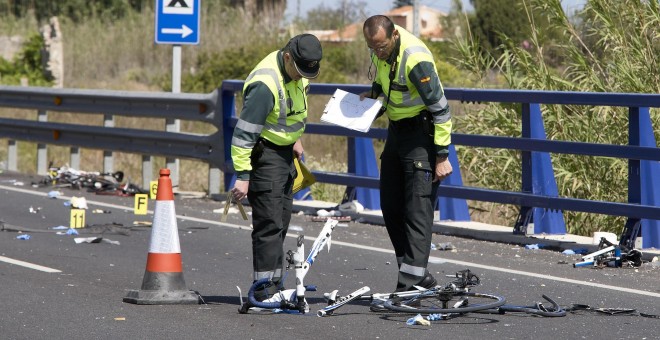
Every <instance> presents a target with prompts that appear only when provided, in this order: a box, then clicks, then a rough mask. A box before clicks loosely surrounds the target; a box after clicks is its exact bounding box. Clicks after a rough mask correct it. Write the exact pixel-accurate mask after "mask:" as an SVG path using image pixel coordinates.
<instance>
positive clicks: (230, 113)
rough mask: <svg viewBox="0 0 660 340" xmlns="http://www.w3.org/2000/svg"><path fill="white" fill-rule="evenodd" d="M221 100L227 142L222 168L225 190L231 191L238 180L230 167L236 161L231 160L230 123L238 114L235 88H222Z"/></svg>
mask: <svg viewBox="0 0 660 340" xmlns="http://www.w3.org/2000/svg"><path fill="white" fill-rule="evenodd" d="M220 95H221V96H220V100H221V102H222V138H223V141H224V144H225V150H224V152H223V154H224V155H225V156H224V157H225V161H224V164H225V167H226V169H222V170H223V171H224V173H225V191H229V189H231V188H232V187H233V186H234V181H235V180H236V175H235V174H234V173H233V172H229V171H227V170H231V169H230V167H231V166H232V164H234V162H233V161H232V160H231V137H232V134H233V131H234V127H233V126H231V124H229V121H230V118H232V117H234V116H236V94H235V93H234V91H233V90H222V91H221V92H220Z"/></svg>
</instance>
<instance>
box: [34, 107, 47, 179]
mask: <svg viewBox="0 0 660 340" xmlns="http://www.w3.org/2000/svg"><path fill="white" fill-rule="evenodd" d="M37 120H38V121H40V122H47V121H48V113H47V112H46V111H44V110H39V111H37ZM37 174H38V175H47V174H48V149H47V147H46V144H44V143H37Z"/></svg>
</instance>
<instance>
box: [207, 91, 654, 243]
mask: <svg viewBox="0 0 660 340" xmlns="http://www.w3.org/2000/svg"><path fill="white" fill-rule="evenodd" d="M242 87H243V81H240V80H226V81H224V82H223V83H222V86H221V88H220V91H221V106H222V110H223V138H224V147H225V150H224V157H225V159H224V164H225V166H224V169H223V170H224V173H225V188H227V187H231V185H232V182H233V180H234V175H233V169H232V166H231V164H232V162H231V155H230V145H231V136H232V132H233V128H234V126H235V125H236V121H237V118H236V105H235V95H236V93H237V92H240V91H241V90H242ZM336 89H342V90H344V91H347V92H352V93H361V92H364V91H367V90H368V89H369V87H368V86H366V85H347V84H312V85H311V87H310V94H325V95H331V94H333V93H334V91H335V90H336ZM445 95H446V96H447V99H448V100H457V101H462V102H500V103H519V104H521V105H522V137H520V138H517V137H500V136H485V135H466V134H460V133H454V134H452V141H453V144H455V145H464V146H471V147H488V148H503V149H513V150H520V151H521V152H522V183H521V191H520V192H514V191H501V190H491V189H485V188H476V187H466V186H463V183H462V179H461V174H460V167H459V164H458V159H457V157H456V152H455V149H454V148H453V146H452V148H451V149H450V157H449V160H450V161H451V163H452V166H453V167H454V173H453V174H452V175H451V176H450V177H449V178H447V179H446V180H444V181H443V183H442V184H441V185H440V188H439V190H438V193H439V197H438V201H437V202H438V204H437V205H438V208H439V210H440V218H441V220H455V221H466V220H469V219H470V215H469V212H468V208H467V203H466V201H465V200H466V199H470V200H477V201H486V202H495V203H502V204H514V205H517V206H519V207H520V213H519V216H518V219H517V221H516V224H515V226H514V229H513V232H514V233H518V234H527V233H531V230H529V229H531V228H529V229H528V227H529V225H530V224H531V223H533V225H534V228H533V229H534V230H533V232H534V233H547V234H564V233H566V226H565V223H564V218H563V215H562V211H563V210H571V211H582V212H589V213H597V214H606V215H614V216H625V217H627V222H626V225H625V227H624V231H623V233H622V235H621V241H620V243H621V244H624V245H626V246H628V247H635V246H639V238H640V237H641V239H642V242H641V246H642V247H644V248H649V247H656V248H658V247H660V149H658V148H657V145H656V141H655V137H654V135H653V127H652V125H651V119H650V111H649V108H650V107H660V95H651V94H622V93H580V92H556V91H513V90H477V89H451V88H448V89H445ZM541 104H546V105H549V104H559V105H587V106H619V107H628V108H629V121H630V123H629V141H628V145H604V144H594V143H583V142H567V141H553V140H546V137H545V130H544V125H543V117H542V114H541ZM305 133H308V134H321V135H335V136H346V137H348V173H345V174H343V173H329V172H321V171H313V174H314V175H315V176H316V178H317V181H319V182H324V183H331V184H339V185H346V186H347V195H346V197H348V198H353V197H354V198H355V199H357V200H359V201H360V202H361V203H362V204H363V205H365V207H366V208H369V209H379V208H380V201H379V197H378V187H379V178H378V169H377V166H376V158H375V155H374V150H373V144H372V139H375V138H376V139H384V138H386V136H387V130H386V129H378V128H373V129H370V130H369V132H368V133H361V132H357V131H352V130H348V129H344V128H341V127H338V126H332V125H326V124H313V123H309V124H307V128H306V131H305ZM550 153H563V154H575V155H585V156H603V157H617V158H627V159H628V160H629V161H628V203H618V202H606V201H591V200H585V199H575V198H565V197H559V195H558V191H557V184H556V182H555V179H554V174H553V168H552V162H551V159H550ZM635 241H638V243H637V244H636V242H635Z"/></svg>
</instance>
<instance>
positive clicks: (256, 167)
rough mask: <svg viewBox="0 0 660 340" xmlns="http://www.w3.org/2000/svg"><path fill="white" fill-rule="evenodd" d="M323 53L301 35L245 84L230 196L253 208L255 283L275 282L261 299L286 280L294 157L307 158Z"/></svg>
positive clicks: (313, 41)
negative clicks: (310, 103)
mask: <svg viewBox="0 0 660 340" xmlns="http://www.w3.org/2000/svg"><path fill="white" fill-rule="evenodd" d="M322 54H323V52H322V49H321V43H320V42H319V40H318V39H317V38H316V37H315V36H314V35H311V34H301V35H297V36H295V37H293V38H292V39H291V40H290V41H289V42H288V43H287V44H286V46H284V48H282V49H281V50H279V51H274V52H272V53H270V54H269V55H268V56H267V57H266V58H264V59H263V60H262V61H261V62H260V63H259V64H258V65H257V66H256V67H255V68H254V70H252V72H251V73H250V75H249V76H248V77H247V79H246V80H245V85H244V86H243V110H242V111H241V114H240V118H239V120H238V123H237V124H236V127H235V129H234V134H233V136H232V141H231V157H232V160H233V163H234V170H235V171H236V176H237V179H236V183H235V185H234V188H233V189H231V193H232V196H233V199H234V200H236V201H240V200H241V199H243V198H244V197H246V196H247V198H248V199H249V201H250V205H251V206H252V208H253V209H252V225H253V228H254V229H253V231H252V257H253V260H252V265H253V269H254V276H253V279H254V281H256V280H259V279H262V278H270V279H271V280H272V282H273V285H271V286H270V287H266V288H264V289H262V290H261V291H258V292H256V294H255V297H256V298H257V299H258V300H264V299H265V298H267V297H268V296H269V295H272V294H274V293H275V292H276V291H277V290H278V286H279V283H280V280H281V278H282V263H283V260H284V250H283V243H284V238H285V237H286V233H287V230H288V228H289V221H290V220H291V210H292V206H293V195H292V193H291V189H292V185H293V179H294V178H295V175H296V170H295V167H294V165H293V157H297V158H300V157H301V156H302V154H303V147H302V143H301V142H300V136H301V135H302V134H303V132H304V130H305V122H306V120H307V91H308V90H309V81H308V79H312V78H316V77H317V76H318V74H319V67H320V64H319V63H320V61H321V58H322Z"/></svg>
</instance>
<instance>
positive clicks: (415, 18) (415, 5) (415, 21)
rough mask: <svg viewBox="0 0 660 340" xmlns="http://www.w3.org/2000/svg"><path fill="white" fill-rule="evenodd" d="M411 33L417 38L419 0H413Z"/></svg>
mask: <svg viewBox="0 0 660 340" xmlns="http://www.w3.org/2000/svg"><path fill="white" fill-rule="evenodd" d="M413 34H414V35H415V36H416V37H418V38H419V0H413Z"/></svg>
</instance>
